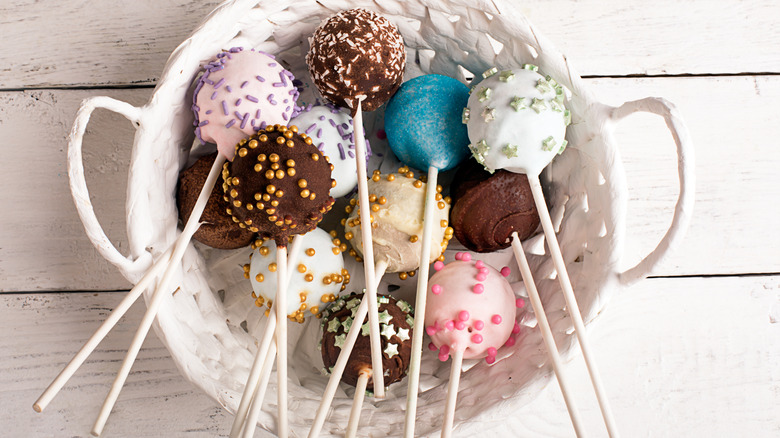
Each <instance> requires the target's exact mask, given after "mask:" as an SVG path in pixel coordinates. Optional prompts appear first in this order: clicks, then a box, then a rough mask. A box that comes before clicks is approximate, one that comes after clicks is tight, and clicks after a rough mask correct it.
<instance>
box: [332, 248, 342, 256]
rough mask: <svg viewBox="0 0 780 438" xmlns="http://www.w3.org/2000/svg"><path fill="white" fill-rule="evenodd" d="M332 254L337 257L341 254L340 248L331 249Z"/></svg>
mask: <svg viewBox="0 0 780 438" xmlns="http://www.w3.org/2000/svg"><path fill="white" fill-rule="evenodd" d="M333 254H335V255H339V254H341V248H335V247H334V248H333Z"/></svg>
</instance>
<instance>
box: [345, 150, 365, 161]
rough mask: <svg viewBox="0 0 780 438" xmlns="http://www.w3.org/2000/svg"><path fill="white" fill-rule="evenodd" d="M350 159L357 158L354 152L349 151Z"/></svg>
mask: <svg viewBox="0 0 780 438" xmlns="http://www.w3.org/2000/svg"><path fill="white" fill-rule="evenodd" d="M349 158H355V154H354V153H353V152H352V151H349ZM366 160H368V159H366Z"/></svg>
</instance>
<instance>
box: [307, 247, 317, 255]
mask: <svg viewBox="0 0 780 438" xmlns="http://www.w3.org/2000/svg"><path fill="white" fill-rule="evenodd" d="M316 253H317V251H315V250H314V248H308V249H306V255H307V256H309V257H314V254H316Z"/></svg>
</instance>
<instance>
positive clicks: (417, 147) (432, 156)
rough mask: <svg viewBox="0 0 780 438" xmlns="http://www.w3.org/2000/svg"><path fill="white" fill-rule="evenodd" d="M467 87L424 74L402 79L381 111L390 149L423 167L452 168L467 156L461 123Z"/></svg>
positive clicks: (465, 135)
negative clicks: (405, 80)
mask: <svg viewBox="0 0 780 438" xmlns="http://www.w3.org/2000/svg"><path fill="white" fill-rule="evenodd" d="M468 99H469V89H468V87H466V86H465V85H463V84H462V83H460V82H458V81H457V80H455V79H452V78H450V77H447V76H442V75H436V74H431V75H424V76H419V77H417V78H414V79H412V80H410V81H407V82H404V83H403V84H402V85H401V88H399V89H398V91H397V92H396V93H395V95H393V97H392V98H391V99H390V102H388V104H387V109H386V111H385V131H386V132H387V140H388V142H389V143H390V148H391V149H392V150H393V152H394V153H395V155H396V157H398V159H399V160H401V161H402V162H404V163H405V164H407V165H409V166H412V167H414V168H417V169H421V170H427V169H428V168H429V167H435V168H437V169H439V170H441V171H444V170H448V169H452V168H453V167H455V166H457V165H458V164H459V163H460V162H461V161H463V160H464V159H466V157H467V156H468V155H469V148H468V144H469V138H468V130H467V129H466V126H465V125H464V124H463V122H462V120H461V119H462V115H463V107H464V106H465V105H466V104H467V103H468Z"/></svg>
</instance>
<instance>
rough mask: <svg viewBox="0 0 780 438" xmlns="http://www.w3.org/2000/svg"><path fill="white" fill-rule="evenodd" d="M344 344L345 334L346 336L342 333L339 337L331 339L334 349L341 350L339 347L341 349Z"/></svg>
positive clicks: (345, 340)
mask: <svg viewBox="0 0 780 438" xmlns="http://www.w3.org/2000/svg"><path fill="white" fill-rule="evenodd" d="M346 342H347V334H346V333H344V334H341V335H338V336H336V337H335V338H334V339H333V346H334V347H336V348H341V347H343V346H344V344H345V343H346Z"/></svg>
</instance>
